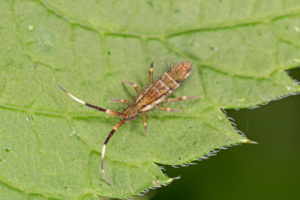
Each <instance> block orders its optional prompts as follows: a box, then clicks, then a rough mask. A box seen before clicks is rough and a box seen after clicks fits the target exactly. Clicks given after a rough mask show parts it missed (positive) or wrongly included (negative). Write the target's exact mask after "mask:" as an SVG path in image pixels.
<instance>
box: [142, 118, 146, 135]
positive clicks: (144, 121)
mask: <svg viewBox="0 0 300 200" xmlns="http://www.w3.org/2000/svg"><path fill="white" fill-rule="evenodd" d="M142 117H143V124H144V131H145V135H147V120H146V115H145V114H142Z"/></svg>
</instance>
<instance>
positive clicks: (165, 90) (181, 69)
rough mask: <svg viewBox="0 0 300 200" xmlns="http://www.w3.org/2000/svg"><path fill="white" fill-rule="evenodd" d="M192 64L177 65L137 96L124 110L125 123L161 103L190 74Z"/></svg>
mask: <svg viewBox="0 0 300 200" xmlns="http://www.w3.org/2000/svg"><path fill="white" fill-rule="evenodd" d="M191 68H192V64H191V63H189V62H183V63H179V64H177V65H175V66H173V67H172V68H171V69H170V70H169V71H168V72H166V73H164V74H163V75H162V76H161V77H160V78H159V79H158V80H157V81H155V82H154V83H152V84H151V85H149V86H148V88H147V89H146V90H145V91H144V92H143V93H142V94H141V95H139V96H138V98H137V99H136V101H135V103H134V104H133V105H130V106H128V107H127V108H126V109H125V110H124V112H123V113H124V114H125V116H124V117H125V121H130V120H133V119H135V118H136V117H137V116H138V115H139V114H140V113H143V112H147V111H149V110H151V109H152V108H153V107H155V106H157V105H159V104H161V103H163V102H164V101H165V99H166V97H168V96H169V95H170V94H171V93H172V92H173V91H174V90H175V89H176V88H178V87H179V85H180V82H182V81H184V80H185V79H186V78H187V77H188V76H189V74H190V71H191Z"/></svg>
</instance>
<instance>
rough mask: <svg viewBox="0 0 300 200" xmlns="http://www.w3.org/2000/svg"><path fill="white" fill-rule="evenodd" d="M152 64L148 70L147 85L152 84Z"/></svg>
mask: <svg viewBox="0 0 300 200" xmlns="http://www.w3.org/2000/svg"><path fill="white" fill-rule="evenodd" d="M153 71H154V70H153V62H152V63H151V64H150V68H149V83H150V84H152V83H153Z"/></svg>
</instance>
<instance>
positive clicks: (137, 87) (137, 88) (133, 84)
mask: <svg viewBox="0 0 300 200" xmlns="http://www.w3.org/2000/svg"><path fill="white" fill-rule="evenodd" d="M124 83H125V84H127V85H130V86H132V87H134V89H135V91H136V93H137V94H139V93H140V89H139V86H138V85H137V84H135V83H132V82H129V81H124Z"/></svg>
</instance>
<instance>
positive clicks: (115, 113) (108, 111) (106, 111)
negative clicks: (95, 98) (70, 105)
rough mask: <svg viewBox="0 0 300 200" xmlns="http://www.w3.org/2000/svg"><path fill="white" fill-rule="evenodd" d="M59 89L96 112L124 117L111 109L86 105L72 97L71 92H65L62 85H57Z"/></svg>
mask: <svg viewBox="0 0 300 200" xmlns="http://www.w3.org/2000/svg"><path fill="white" fill-rule="evenodd" d="M56 85H57V87H59V88H60V89H61V90H62V91H63V92H64V93H66V94H67V95H68V96H69V97H71V98H72V99H74V100H75V101H77V102H79V103H81V104H83V105H85V106H87V107H90V108H93V109H95V110H98V111H101V112H105V113H107V114H109V115H113V116H117V117H122V113H119V112H116V111H113V110H109V109H105V108H101V107H99V106H95V105H93V104H89V103H86V102H84V101H82V100H80V99H78V98H77V97H75V96H74V95H72V94H71V93H70V92H68V91H67V90H65V89H64V88H63V87H61V86H60V85H58V84H56Z"/></svg>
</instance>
